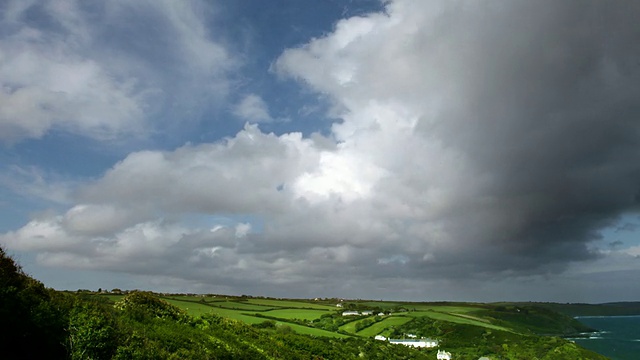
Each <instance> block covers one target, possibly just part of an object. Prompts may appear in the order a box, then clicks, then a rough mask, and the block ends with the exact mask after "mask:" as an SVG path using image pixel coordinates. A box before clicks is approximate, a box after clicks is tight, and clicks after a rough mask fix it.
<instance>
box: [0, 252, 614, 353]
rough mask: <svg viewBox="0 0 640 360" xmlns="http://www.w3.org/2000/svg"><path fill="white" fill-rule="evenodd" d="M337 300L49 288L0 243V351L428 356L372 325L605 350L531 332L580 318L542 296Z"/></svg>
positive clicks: (480, 342) (508, 348) (516, 346)
mask: <svg viewBox="0 0 640 360" xmlns="http://www.w3.org/2000/svg"><path fill="white" fill-rule="evenodd" d="M118 293H120V291H118ZM335 304H336V300H334V299H331V300H328V301H325V302H318V301H315V302H314V301H304V300H276V299H248V298H246V297H243V298H226V297H225V298H224V299H220V298H218V297H216V296H208V297H198V296H186V295H185V296H180V297H168V298H164V299H163V298H161V297H160V296H158V295H156V294H153V293H150V292H141V291H135V292H131V293H128V294H126V295H113V294H111V295H99V294H95V293H92V292H89V291H78V292H77V293H68V292H56V291H53V290H51V289H46V288H45V287H44V285H43V284H41V283H40V282H38V281H36V280H34V279H32V278H31V277H29V276H27V275H26V274H24V272H23V271H22V270H21V269H20V267H19V266H18V265H17V264H16V263H15V262H14V261H13V260H12V259H11V258H10V257H8V256H7V255H6V254H5V252H4V250H2V249H0V316H1V318H0V319H2V322H1V324H2V325H0V326H1V328H0V331H1V333H2V334H3V336H2V337H0V344H1V345H2V346H3V349H4V350H5V351H4V354H3V357H2V358H3V359H5V358H6V359H36V358H46V359H74V360H76V359H77V360H80V359H435V354H436V352H437V350H436V349H413V348H410V347H406V346H403V345H393V344H390V343H389V342H386V341H378V340H373V339H372V336H373V335H376V334H379V333H384V334H385V335H390V336H392V337H396V338H397V337H402V336H405V335H406V334H409V333H411V334H415V335H417V336H423V337H430V338H436V339H438V340H439V341H440V347H441V348H443V349H446V350H447V351H449V352H451V353H453V354H454V358H455V359H461V360H464V359H474V360H475V359H478V358H479V357H480V356H488V357H490V358H492V359H604V357H602V356H599V355H597V354H595V353H592V352H589V351H586V350H584V349H582V348H580V347H579V346H577V345H575V344H574V343H572V342H569V341H566V340H563V339H561V338H558V337H551V336H538V335H537V334H549V333H553V334H566V333H574V332H576V331H583V330H585V328H584V327H583V326H582V325H581V324H580V323H578V322H576V321H575V320H574V319H572V318H570V317H567V316H562V315H560V314H557V313H555V312H553V311H551V310H548V309H544V308H540V307H534V306H522V305H518V306H516V305H505V304H501V305H479V304H418V303H416V304H405V305H401V304H383V303H380V304H377V303H376V302H368V303H364V302H356V301H354V302H349V303H345V308H348V309H357V310H361V311H363V310H369V311H372V310H375V311H374V312H373V315H360V316H354V317H346V316H342V315H341V311H340V309H336V307H335ZM176 305H179V306H176ZM378 305H380V306H378ZM214 311H217V312H219V314H215V313H214ZM383 312H384V313H385V314H389V312H391V313H392V314H391V315H385V314H383ZM226 315H229V316H232V317H236V318H237V319H239V320H243V319H247V320H249V323H245V322H243V321H239V320H234V319H231V318H228V317H226ZM8 354H13V355H8Z"/></svg>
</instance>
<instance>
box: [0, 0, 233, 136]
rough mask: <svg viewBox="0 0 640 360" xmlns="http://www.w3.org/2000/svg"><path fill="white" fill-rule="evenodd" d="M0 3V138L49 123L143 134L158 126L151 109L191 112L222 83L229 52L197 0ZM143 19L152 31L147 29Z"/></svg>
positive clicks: (37, 132) (43, 129) (75, 129)
mask: <svg viewBox="0 0 640 360" xmlns="http://www.w3.org/2000/svg"><path fill="white" fill-rule="evenodd" d="M4 6H5V7H6V13H5V14H4V22H3V23H1V24H0V26H1V27H2V30H3V36H2V41H1V42H0V79H1V80H0V141H3V142H6V143H15V142H18V141H21V140H22V139H25V138H41V137H42V136H43V135H45V134H46V133H47V132H49V131H51V129H61V130H63V131H68V132H71V133H74V134H80V135H83V136H88V137H91V138H95V139H99V140H109V139H115V138H130V137H140V136H145V133H148V132H149V130H150V126H151V127H154V126H160V125H163V124H158V122H159V121H158V120H155V121H153V122H152V121H151V115H153V116H154V117H156V118H157V117H158V114H159V113H160V111H161V110H163V111H164V113H170V112H169V110H167V109H173V111H178V110H179V111H184V109H186V108H189V109H190V111H191V112H193V111H194V109H195V110H197V109H198V108H199V107H202V106H204V104H208V103H209V102H210V101H211V100H215V99H219V98H221V97H223V96H225V95H226V93H227V91H228V89H227V88H228V86H227V83H228V81H227V79H226V76H227V73H228V72H229V71H230V70H231V69H232V68H233V66H234V65H233V60H232V59H231V56H230V55H229V53H228V52H227V51H226V49H225V48H224V47H223V46H221V45H219V44H218V43H216V42H215V41H214V40H212V39H211V38H210V36H209V34H208V32H207V30H206V27H205V25H204V23H203V21H204V20H203V18H202V16H203V15H204V14H206V13H208V10H207V9H208V5H206V4H205V3H201V2H199V1H195V0H194V1H188V2H173V1H153V2H136V3H135V4H133V3H130V2H119V1H116V2H109V3H108V4H105V5H104V7H101V6H80V2H78V1H76V0H68V1H61V0H47V1H45V2H22V1H20V0H11V1H9V3H8V4H5V5H4ZM89 9H90V10H89ZM38 13H39V14H40V15H39V17H34V16H35V15H33V14H38ZM134 18H135V21H134ZM153 22H155V25H154V26H156V27H157V31H154V32H153V33H148V29H149V28H150V27H151V25H150V24H149V23H153ZM145 31H147V32H145ZM123 32H127V34H126V37H125V38H123V39H116V36H117V35H118V34H119V33H123ZM163 44H164V45H163ZM161 56H162V58H161ZM195 94H198V95H197V96H196V95H195ZM167 105H169V106H167ZM176 109H178V110H176Z"/></svg>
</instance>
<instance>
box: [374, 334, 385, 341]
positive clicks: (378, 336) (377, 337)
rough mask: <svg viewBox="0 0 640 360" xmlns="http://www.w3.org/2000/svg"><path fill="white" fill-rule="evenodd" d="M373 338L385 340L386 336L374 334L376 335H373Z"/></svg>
mask: <svg viewBox="0 0 640 360" xmlns="http://www.w3.org/2000/svg"><path fill="white" fill-rule="evenodd" d="M374 339H375V340H382V341H387V338H386V337H384V336H382V335H376V336H375V337H374Z"/></svg>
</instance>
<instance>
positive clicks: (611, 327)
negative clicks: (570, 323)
mask: <svg viewBox="0 0 640 360" xmlns="http://www.w3.org/2000/svg"><path fill="white" fill-rule="evenodd" d="M576 319H577V320H578V321H580V322H581V323H583V324H585V325H587V326H590V327H592V328H594V329H598V332H595V333H590V334H588V335H585V337H584V338H574V339H571V340H573V341H575V342H576V343H577V344H579V345H580V346H582V347H584V348H586V349H589V350H592V351H595V352H597V353H599V354H602V355H605V356H607V357H609V358H610V359H612V360H638V359H640V315H634V316H578V317H576Z"/></svg>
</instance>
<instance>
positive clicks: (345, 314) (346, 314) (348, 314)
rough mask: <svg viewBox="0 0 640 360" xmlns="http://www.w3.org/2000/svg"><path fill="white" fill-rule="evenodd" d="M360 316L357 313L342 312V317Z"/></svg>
mask: <svg viewBox="0 0 640 360" xmlns="http://www.w3.org/2000/svg"><path fill="white" fill-rule="evenodd" d="M358 315H360V313H359V312H357V311H343V312H342V316H358Z"/></svg>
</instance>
